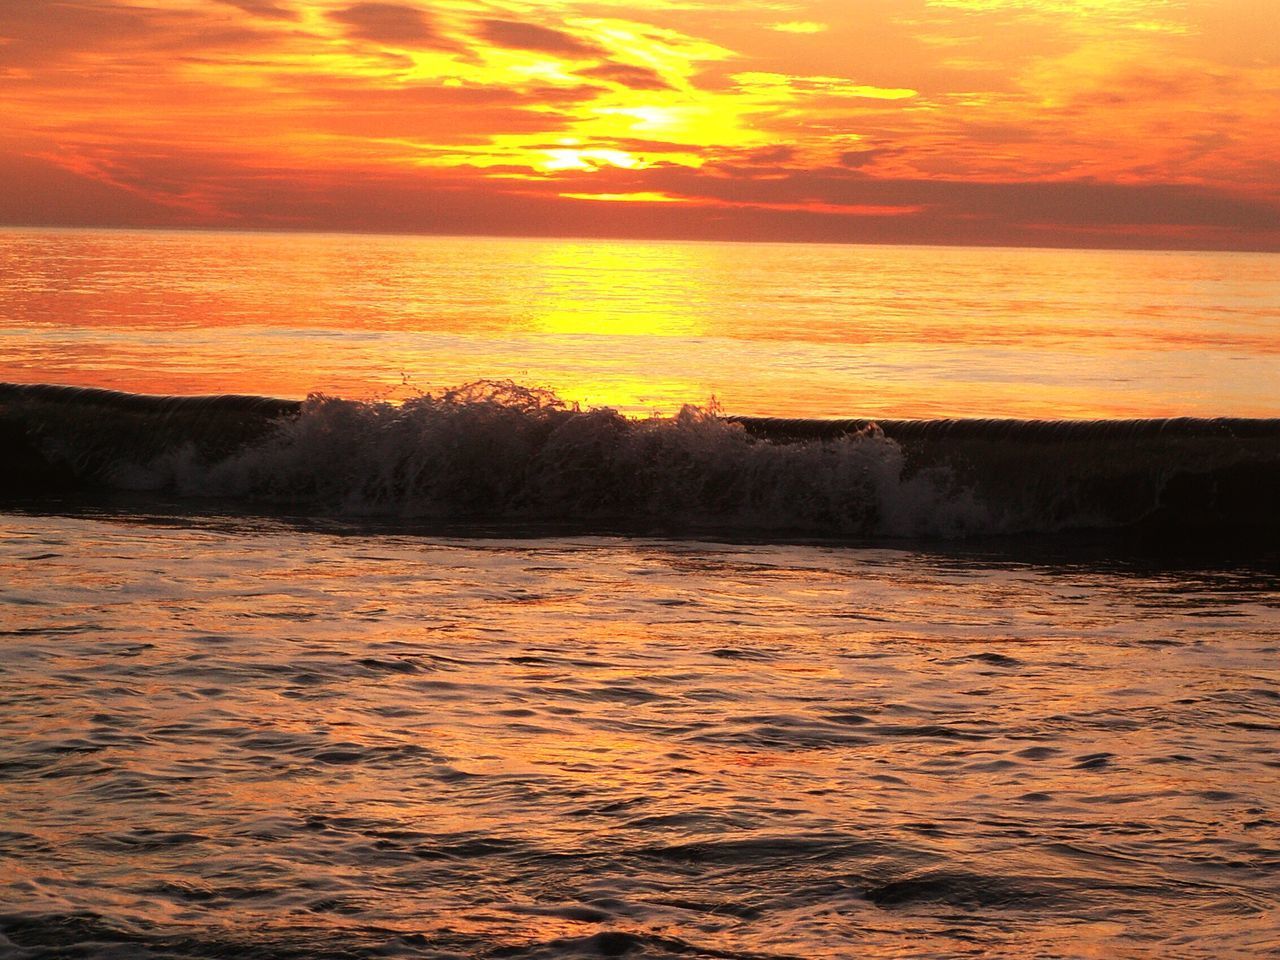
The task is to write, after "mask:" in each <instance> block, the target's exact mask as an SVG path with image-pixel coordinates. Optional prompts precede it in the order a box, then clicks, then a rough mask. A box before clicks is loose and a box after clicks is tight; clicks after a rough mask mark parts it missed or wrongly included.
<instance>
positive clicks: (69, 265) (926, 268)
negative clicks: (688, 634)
mask: <svg viewBox="0 0 1280 960" xmlns="http://www.w3.org/2000/svg"><path fill="white" fill-rule="evenodd" d="M1278 316H1280V256H1276V255H1272V254H1233V253H1226V254H1224V253H1143V252H1122V251H1121V252H1117V251H1068V250H1010V249H975V248H952V247H877V246H838V245H802V244H730V243H676V242H672V243H628V242H621V241H616V242H609V241H565V240H499V239H477V238H457V237H425V238H424V237H377V236H348V235H307V234H247V233H245V234H237V233H165V232H147V233H136V232H108V231H60V230H40V231H31V230H0V337H2V338H3V341H2V342H3V345H4V347H3V350H0V381H6V380H8V381H12V380H17V381H24V382H37V383H39V382H43V383H72V384H77V385H80V386H103V387H112V388H115V389H120V390H127V391H132V392H144V393H223V392H237V393H265V394H271V395H276V396H287V397H303V396H306V395H307V394H308V393H312V392H322V393H326V394H331V395H337V396H342V397H346V398H349V399H369V398H373V397H384V396H391V397H399V398H403V397H405V396H409V395H411V394H412V391H413V388H418V389H427V390H429V389H433V388H440V387H451V386H456V385H458V384H462V383H466V382H468V381H472V380H477V379H482V378H483V379H511V380H514V381H516V382H518V383H521V384H524V385H527V386H540V387H549V388H551V389H553V390H554V391H556V393H557V394H559V395H560V396H561V397H563V398H564V399H566V400H571V401H580V402H582V403H583V404H584V405H607V406H612V407H615V408H617V409H619V410H621V411H623V412H626V413H631V414H641V415H643V414H648V413H650V412H652V411H655V410H656V411H660V412H662V413H667V414H670V413H674V412H676V411H677V410H678V409H679V408H680V406H681V405H683V404H686V403H698V404H705V403H707V402H708V401H709V400H710V399H711V398H712V397H713V396H714V397H715V398H716V399H717V400H718V401H719V402H720V403H721V404H722V405H723V407H724V409H725V410H726V411H727V412H729V413H738V414H761V415H771V416H796V417H855V416H878V417H962V416H979V417H992V416H996V417H1152V416H1166V417H1167V416H1203V417H1216V416H1251V417H1265V416H1276V415H1280V391H1277V390H1276V386H1275V385H1276V384H1277V383H1280V332H1278V330H1277V324H1278V321H1277V317H1278ZM405 381H407V382H408V385H407V386H406V385H405Z"/></svg>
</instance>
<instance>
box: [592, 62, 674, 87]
mask: <svg viewBox="0 0 1280 960" xmlns="http://www.w3.org/2000/svg"><path fill="white" fill-rule="evenodd" d="M578 75H579V76H581V77H590V78H592V79H593V80H608V81H609V82H611V83H618V84H621V85H622V86H624V87H628V88H630V89H632V90H672V89H674V88H673V87H672V86H671V84H669V83H668V82H667V81H666V80H664V79H663V78H662V76H661V75H660V74H659V73H658V71H656V70H653V69H651V68H649V67H637V66H634V65H632V64H629V63H602V64H600V65H599V66H595V67H589V68H587V69H586V70H579V71H578Z"/></svg>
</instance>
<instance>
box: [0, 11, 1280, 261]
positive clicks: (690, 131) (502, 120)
mask: <svg viewBox="0 0 1280 960" xmlns="http://www.w3.org/2000/svg"><path fill="white" fill-rule="evenodd" d="M0 121H2V122H0V184H2V185H3V187H2V188H0V222H3V223H9V224H50V225H66V224H84V225H119V226H199V227H229V228H275V229H281V228H283V229H320V230H334V229H337V230H368V231H421V232H448V233H484V234H517V235H520V234H530V235H567V236H620V237H675V238H684V237H689V238H719V239H777V240H850V241H905V242H925V243H928V242H948V243H955V242H962V243H1002V244H1034V245H1078V246H1114V245H1122V246H1156V247H1161V246H1188V247H1207V248H1240V249H1280V3H1277V2H1276V0H715V2H710V0H625V2H623V0H560V2H542V3H537V2H522V0H505V2H478V0H439V2H426V0H394V2H393V0H385V2H384V0H377V2H374V0H369V2H350V0H150V2H147V0H136V2H131V0H0Z"/></svg>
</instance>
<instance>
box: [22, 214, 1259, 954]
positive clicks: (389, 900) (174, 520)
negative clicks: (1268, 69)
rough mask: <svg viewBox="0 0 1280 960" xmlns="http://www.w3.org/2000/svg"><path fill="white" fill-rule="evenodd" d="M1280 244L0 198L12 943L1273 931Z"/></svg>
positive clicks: (371, 948)
mask: <svg viewBox="0 0 1280 960" xmlns="http://www.w3.org/2000/svg"><path fill="white" fill-rule="evenodd" d="M1278 266H1280V258H1278V257H1276V256H1274V255H1261V254H1221V253H1164V252H1162V253H1148V252H1115V251H1107V252H1102V251H1075V250H1063V251H1058V250H1007V249H973V248H924V247H873V246H823V245H786V244H715V243H675V242H672V243H626V242H594V241H592V242H587V241H554V240H510V239H484V238H447V237H433V238H419V237H368V236H355V235H292V234H236V233H213V232H209V233H197V232H127V231H61V230H4V231H0V345H2V346H0V381H4V383H3V384H0V448H2V449H3V450H4V451H5V454H4V458H3V459H4V461H5V466H4V468H3V471H2V473H0V571H3V575H2V576H0V650H2V652H3V655H2V656H0V956H4V957H6V958H7V957H15V958H55V957H57V958H61V957H94V958H96V957H113V958H116V957H118V958H136V957H155V958H215V957H235V958H247V960H257V958H272V960H284V958H298V960H302V958H311V957H326V958H328V957H334V958H352V960H354V958H366V957H368V958H372V957H431V958H458V957H483V958H490V957H492V958H497V957H517V958H558V957H601V956H626V957H633V958H659V957H661V958H666V957H673V958H674V957H680V958H743V960H746V958H826V957H868V958H873V957H907V956H909V957H938V958H951V957H959V956H974V957H997V956H1009V957H1098V958H1124V957H1151V958H1155V957H1159V958H1168V957H1188V958H1191V957H1203V958H1221V957H1237V956H1238V957H1262V956H1271V955H1278V954H1280V812H1278V810H1277V807H1278V806H1280V750H1278V749H1277V743H1280V736H1278V734H1280V657H1278V654H1280V547H1277V542H1278V541H1277V536H1280V391H1277V389H1276V385H1277V384H1278V383H1280V269H1277V267H1278Z"/></svg>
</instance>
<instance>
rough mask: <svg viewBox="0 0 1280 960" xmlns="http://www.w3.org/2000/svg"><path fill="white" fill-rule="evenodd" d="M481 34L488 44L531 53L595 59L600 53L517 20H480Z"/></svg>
mask: <svg viewBox="0 0 1280 960" xmlns="http://www.w3.org/2000/svg"><path fill="white" fill-rule="evenodd" d="M481 34H482V35H483V36H484V38H485V39H486V40H488V41H489V42H490V43H493V44H496V45H497V46H499V47H510V48H513V49H516V50H534V51H537V52H539V53H553V54H558V55H562V56H570V57H598V56H601V55H602V54H603V53H604V51H603V50H602V49H601V48H600V47H598V46H596V45H595V44H591V43H587V42H585V41H583V40H579V39H578V38H577V37H574V36H572V35H570V34H568V33H565V32H564V31H562V30H553V29H551V28H550V27H542V26H538V25H537V24H533V23H524V22H523V21H520V20H484V21H482V22H481Z"/></svg>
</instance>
